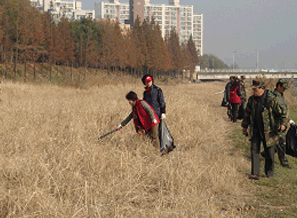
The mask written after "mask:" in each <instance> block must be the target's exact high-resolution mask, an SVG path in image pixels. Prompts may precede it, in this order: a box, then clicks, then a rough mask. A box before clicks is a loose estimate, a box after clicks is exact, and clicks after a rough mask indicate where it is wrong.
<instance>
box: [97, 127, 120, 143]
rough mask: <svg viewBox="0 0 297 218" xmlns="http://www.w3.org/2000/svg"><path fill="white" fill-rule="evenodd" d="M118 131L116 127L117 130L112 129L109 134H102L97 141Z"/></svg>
mask: <svg viewBox="0 0 297 218" xmlns="http://www.w3.org/2000/svg"><path fill="white" fill-rule="evenodd" d="M120 129H121V128H120V127H118V128H116V129H114V130H112V131H110V132H108V133H106V134H104V135H102V136H100V137H98V140H100V139H102V138H104V137H106V136H108V135H110V134H112V133H114V132H116V131H118V130H120Z"/></svg>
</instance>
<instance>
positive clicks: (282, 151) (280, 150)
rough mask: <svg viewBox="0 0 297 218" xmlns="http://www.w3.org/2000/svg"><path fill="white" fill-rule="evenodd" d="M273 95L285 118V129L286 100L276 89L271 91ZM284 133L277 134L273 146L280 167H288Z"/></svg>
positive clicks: (286, 120)
mask: <svg viewBox="0 0 297 218" xmlns="http://www.w3.org/2000/svg"><path fill="white" fill-rule="evenodd" d="M273 94H274V95H275V97H276V100H277V101H278V103H279V105H280V107H281V109H282V111H283V114H284V115H285V116H286V119H285V122H284V126H286V127H287V125H286V124H287V123H288V119H287V115H288V112H287V103H286V99H285V98H284V95H283V94H282V93H280V92H279V91H278V90H277V89H275V90H274V91H273ZM286 132H287V131H282V132H279V141H277V142H276V144H275V147H276V150H277V154H278V158H279V161H280V163H281V165H282V166H287V165H289V162H288V159H287V157H286V144H285V139H286Z"/></svg>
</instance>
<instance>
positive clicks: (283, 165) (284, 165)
mask: <svg viewBox="0 0 297 218" xmlns="http://www.w3.org/2000/svg"><path fill="white" fill-rule="evenodd" d="M282 167H285V168H288V169H292V167H291V166H290V165H289V164H282Z"/></svg>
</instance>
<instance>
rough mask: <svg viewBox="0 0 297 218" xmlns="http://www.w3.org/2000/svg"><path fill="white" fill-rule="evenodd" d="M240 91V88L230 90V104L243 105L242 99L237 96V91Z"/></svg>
mask: <svg viewBox="0 0 297 218" xmlns="http://www.w3.org/2000/svg"><path fill="white" fill-rule="evenodd" d="M238 89H239V86H235V87H234V86H232V87H231V88H230V100H229V102H230V103H233V104H235V103H237V104H240V103H241V98H240V97H239V96H238V94H237V90H238Z"/></svg>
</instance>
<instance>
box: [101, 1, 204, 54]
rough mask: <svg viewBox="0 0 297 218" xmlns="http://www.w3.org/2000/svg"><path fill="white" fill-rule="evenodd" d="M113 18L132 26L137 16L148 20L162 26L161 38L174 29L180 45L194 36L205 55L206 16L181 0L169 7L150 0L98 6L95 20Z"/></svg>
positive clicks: (109, 3) (115, 2) (170, 4)
mask: <svg viewBox="0 0 297 218" xmlns="http://www.w3.org/2000/svg"><path fill="white" fill-rule="evenodd" d="M108 17H109V18H110V19H112V20H118V21H119V23H120V24H127V23H130V25H131V27H132V28H133V23H134V21H135V20H136V19H137V17H138V18H139V19H140V20H141V21H143V19H144V18H147V17H149V18H150V20H152V19H154V21H155V22H156V23H158V24H159V26H160V29H161V31H162V36H163V37H165V36H166V35H168V34H169V33H170V31H171V30H173V29H175V30H176V31H177V33H178V35H179V37H180V42H186V41H187V40H188V39H189V38H190V36H191V35H192V37H193V41H194V42H195V45H196V48H197V49H199V51H200V55H203V14H200V15H195V14H194V10H193V6H182V5H180V4H179V0H169V5H165V4H150V0H129V3H120V2H119V1H118V0H109V2H108V3H107V2H104V1H101V2H98V3H95V18H98V19H104V18H108Z"/></svg>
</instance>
